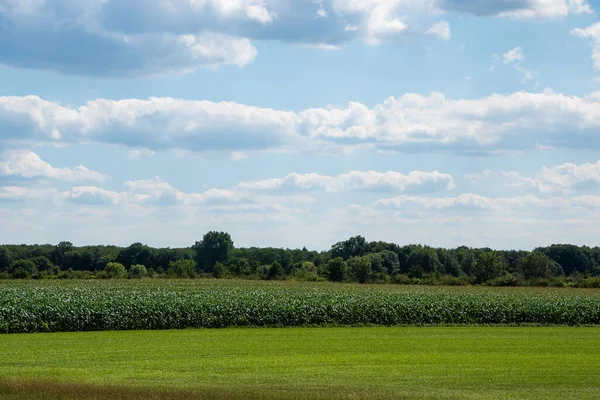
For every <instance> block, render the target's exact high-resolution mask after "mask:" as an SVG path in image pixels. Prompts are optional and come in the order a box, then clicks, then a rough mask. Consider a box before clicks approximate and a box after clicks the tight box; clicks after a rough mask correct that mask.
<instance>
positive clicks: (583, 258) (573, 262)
mask: <svg viewBox="0 0 600 400" xmlns="http://www.w3.org/2000/svg"><path fill="white" fill-rule="evenodd" d="M591 250H592V249H590V248H589V247H586V246H583V247H578V246H573V245H570V244H553V245H552V246H550V247H540V248H537V249H535V251H537V252H540V253H543V254H545V255H546V256H548V257H550V258H551V259H552V260H554V261H556V262H557V263H558V264H560V266H561V267H562V269H563V271H564V273H565V274H566V275H571V274H572V273H574V272H591V271H592V270H593V269H594V268H593V267H594V265H593V257H592V256H591V252H592V251H591ZM595 250H596V253H597V252H598V250H597V248H595Z"/></svg>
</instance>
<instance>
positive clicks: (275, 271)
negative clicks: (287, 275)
mask: <svg viewBox="0 0 600 400" xmlns="http://www.w3.org/2000/svg"><path fill="white" fill-rule="evenodd" d="M282 275H283V267H282V266H281V264H280V263H279V261H277V260H275V261H273V264H271V266H270V267H269V275H268V278H269V279H275V278H277V277H278V276H282Z"/></svg>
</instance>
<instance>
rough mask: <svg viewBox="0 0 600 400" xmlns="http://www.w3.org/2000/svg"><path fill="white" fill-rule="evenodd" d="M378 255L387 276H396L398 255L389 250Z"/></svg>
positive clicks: (398, 262)
mask: <svg viewBox="0 0 600 400" xmlns="http://www.w3.org/2000/svg"><path fill="white" fill-rule="evenodd" d="M378 254H381V259H382V260H383V268H384V269H385V270H386V272H387V273H388V275H390V276H396V274H398V273H399V272H400V260H399V259H398V255H397V254H396V253H394V252H393V251H390V250H382V251H381V252H379V253H378Z"/></svg>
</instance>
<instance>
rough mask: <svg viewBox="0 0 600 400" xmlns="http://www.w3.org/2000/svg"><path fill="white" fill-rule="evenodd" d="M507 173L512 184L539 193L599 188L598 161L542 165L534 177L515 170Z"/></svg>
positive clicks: (599, 163) (599, 170)
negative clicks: (511, 179) (549, 166)
mask: <svg viewBox="0 0 600 400" xmlns="http://www.w3.org/2000/svg"><path fill="white" fill-rule="evenodd" d="M507 175H508V176H509V177H511V178H513V179H514V181H515V182H514V184H513V186H516V187H519V188H523V189H533V190H536V191H539V192H541V193H569V192H572V191H576V190H596V189H598V188H600V161H598V162H597V163H594V164H590V163H586V164H582V165H576V164H573V163H564V164H561V165H557V166H555V167H552V168H547V167H544V168H542V170H541V171H540V172H539V173H538V174H537V175H536V176H535V177H534V178H528V177H523V176H521V174H520V173H519V172H516V171H512V172H509V173H507Z"/></svg>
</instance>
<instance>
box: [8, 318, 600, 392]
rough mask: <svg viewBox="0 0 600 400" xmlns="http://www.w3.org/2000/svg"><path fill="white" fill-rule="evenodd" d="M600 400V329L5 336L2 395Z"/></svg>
mask: <svg viewBox="0 0 600 400" xmlns="http://www.w3.org/2000/svg"><path fill="white" fill-rule="evenodd" d="M353 397H354V398H373V399H377V398H441V399H523V398H528V399H567V398H568V399H574V398H578V399H597V398H600V328H568V327H552V328H544V327H536V328H524V327H519V328H512V327H428V328H415V327H410V328H409V327H402V328H398V327H394V328H313V329H310V328H279V329H218V330H209V329H201V330H170V331H120V332H88V333H48V334H9V335H1V336H0V398H2V399H11V400H12V399H31V398H33V399H36V398H39V399H42V398H43V399H58V398H61V399H63V398H64V399H67V398H68V399H71V398H73V399H74V398H95V399H100V398H102V399H108V398H130V399H138V398H139V399H146V400H149V399H161V398H177V399H179V398H181V399H183V398H249V399H252V398H353Z"/></svg>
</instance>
